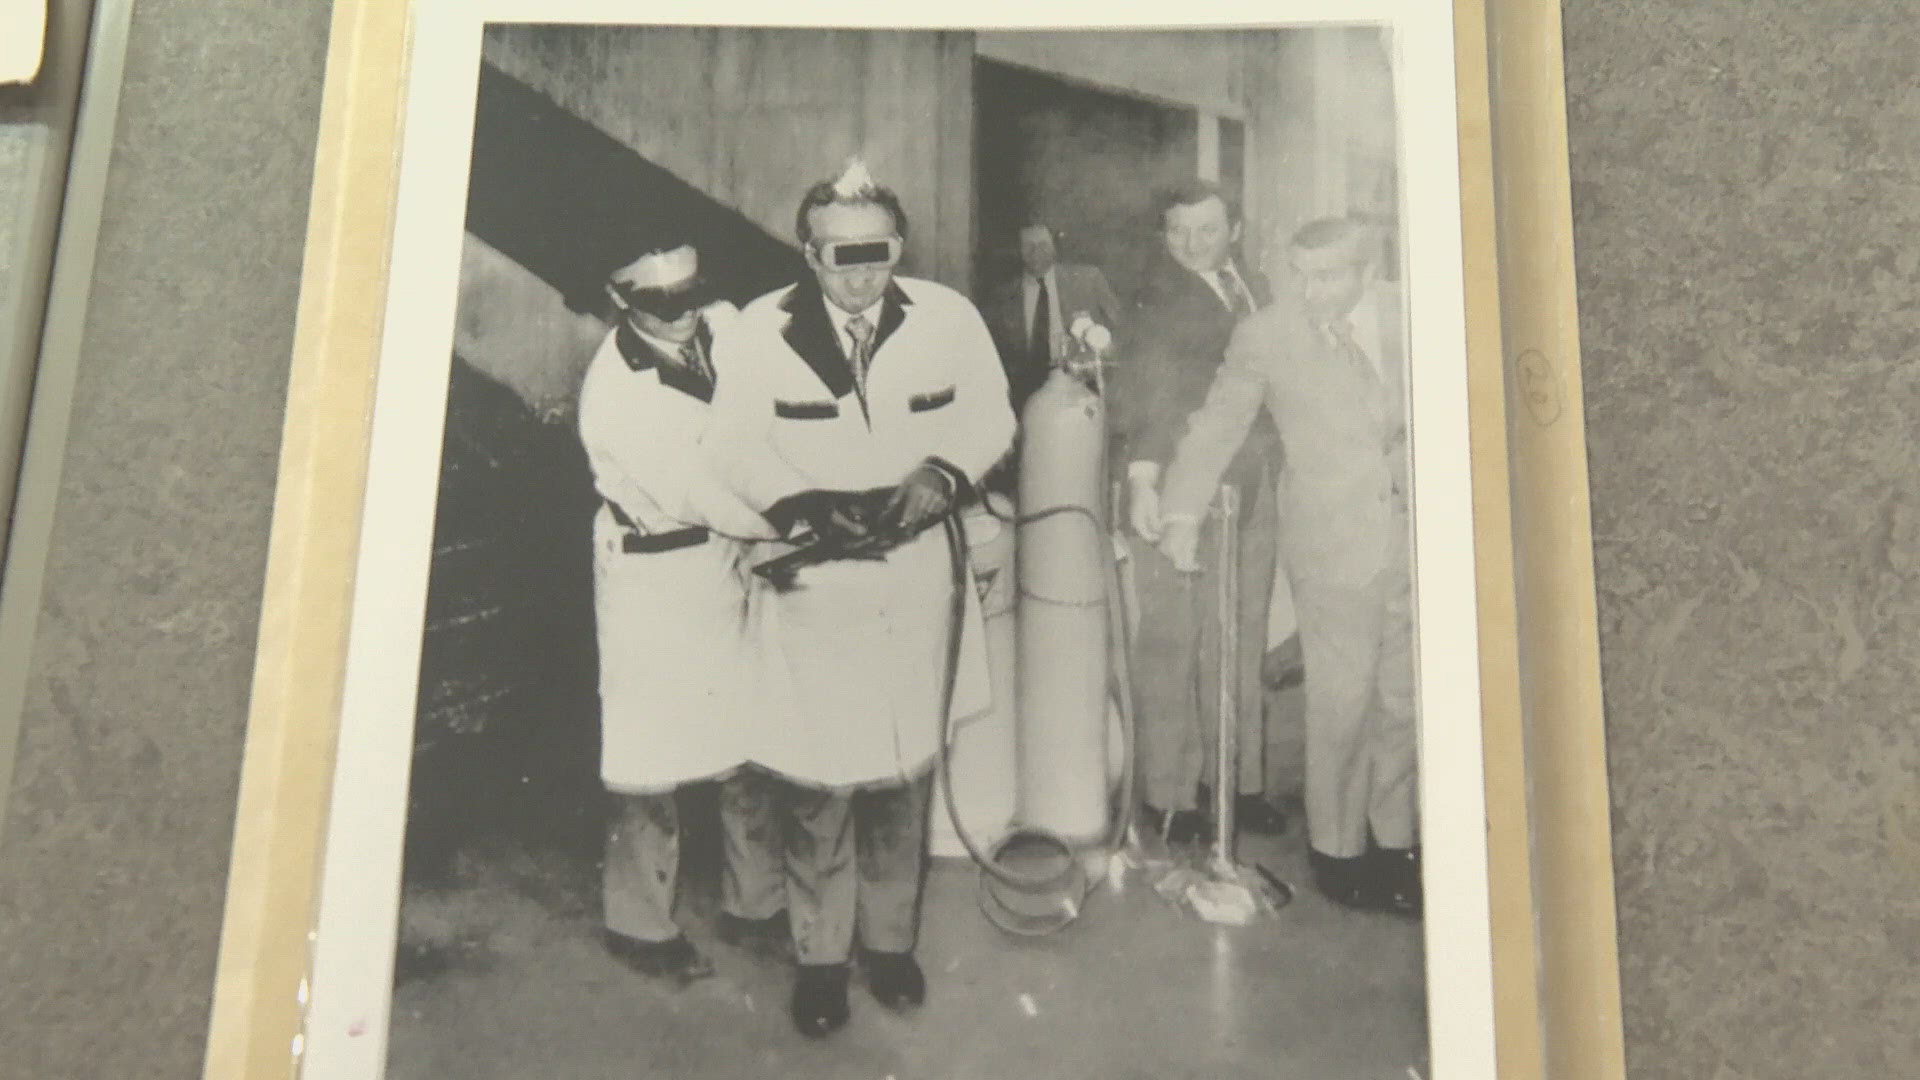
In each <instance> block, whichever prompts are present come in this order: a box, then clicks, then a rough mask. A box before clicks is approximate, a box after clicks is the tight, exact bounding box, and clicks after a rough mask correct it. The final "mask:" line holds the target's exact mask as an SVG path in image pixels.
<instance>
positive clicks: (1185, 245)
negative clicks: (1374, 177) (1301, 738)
mask: <svg viewBox="0 0 1920 1080" xmlns="http://www.w3.org/2000/svg"><path fill="white" fill-rule="evenodd" d="M1160 226H1161V238H1162V240H1163V242H1164V248H1163V250H1162V252H1161V253H1160V255H1159V257H1158V258H1157V259H1156V261H1155V262H1154V264H1153V265H1152V267H1151V268H1150V269H1149V271H1148V275H1147V279H1146V282H1145V284H1144V285H1143V286H1142V288H1141V291H1140V294H1139V298H1138V300H1137V302H1136V304H1135V305H1134V310H1133V312H1132V315H1131V318H1130V323H1131V328H1132V329H1131V332H1130V333H1129V334H1128V335H1127V345H1128V347H1127V349H1126V351H1125V353H1124V354H1123V361H1122V363H1121V365H1120V366H1119V368H1118V369H1117V370H1116V372H1115V376H1114V380H1113V382H1112V383H1111V385H1110V389H1111V393H1110V394H1109V415H1110V416H1111V417H1112V420H1113V422H1114V423H1115V425H1116V427H1117V429H1118V431H1117V436H1118V439H1119V442H1120V448H1121V455H1120V458H1119V461H1120V463H1121V465H1122V466H1123V467H1124V470H1125V474H1126V478H1127V492H1128V494H1127V503H1128V511H1127V513H1128V519H1129V522H1130V524H1131V525H1132V528H1133V532H1134V533H1135V535H1136V539H1137V541H1138V542H1137V543H1136V544H1135V545H1134V546H1135V555H1134V559H1135V571H1134V573H1135V581H1136V588H1137V589H1138V593H1139V606H1140V627H1139V631H1138V636H1137V639H1136V642H1135V657H1136V659H1135V662H1134V665H1133V670H1134V682H1135V686H1134V701H1135V706H1136V709H1137V710H1138V713H1139V748H1140V759H1141V761H1140V764H1141V780H1142V785H1143V788H1144V796H1145V800H1146V803H1147V806H1148V809H1149V811H1150V812H1152V814H1153V815H1154V816H1155V817H1156V820H1155V822H1154V825H1155V826H1156V827H1157V828H1160V829H1161V830H1162V831H1163V832H1164V834H1165V835H1166V837H1167V839H1168V840H1169V841H1170V842H1176V843H1177V842H1184V841H1191V840H1200V839H1204V838H1205V837H1206V836H1207V835H1208V833H1209V830H1210V829H1211V824H1210V822H1209V821H1208V820H1207V818H1206V816H1205V814H1204V812H1203V811H1202V810H1200V809H1197V807H1198V806H1199V805H1200V792H1199V788H1200V784H1201V782H1202V778H1203V777H1204V776H1207V775H1210V774H1209V772H1208V767H1207V766H1208V762H1210V761H1211V760H1212V759H1213V755H1214V753H1215V744H1216V741H1217V725H1218V700H1217V696H1216V695H1215V694H1214V693H1213V692H1212V689H1211V684H1210V680H1209V676H1210V673H1211V672H1213V671H1214V670H1216V667H1215V664H1216V661H1215V656H1216V654H1217V646H1218V638H1219V627H1218V619H1217V617H1216V616H1215V613H1214V607H1213V603H1212V597H1213V596H1214V595H1215V592H1214V589H1215V585H1216V583H1215V581H1214V577H1213V575H1214V568H1213V566H1212V565H1209V566H1207V567H1206V568H1204V569H1203V570H1202V571H1201V572H1200V573H1198V574H1195V573H1192V572H1189V571H1188V570H1186V569H1184V568H1181V567H1176V566H1175V565H1174V564H1173V563H1172V562H1171V561H1169V560H1168V559H1167V557H1166V556H1165V555H1164V554H1162V553H1161V552H1160V550H1159V549H1158V548H1157V547H1156V544H1157V542H1158V541H1159V539H1160V531H1161V520H1160V499H1159V483H1160V474H1161V472H1162V471H1163V469H1164V468H1165V467H1166V465H1167V464H1168V462H1169V461H1170V460H1171V458H1172V457H1173V452H1174V448H1175V446H1176V445H1177V444H1178V442H1179V439H1180V436H1181V434H1182V433H1183V431H1184V430H1185V426H1186V419H1187V417H1188V416H1189V415H1190V414H1191V413H1192V412H1193V411H1194V410H1195V409H1197V408H1198V407H1199V406H1200V403H1201V402H1202V401H1203V400H1205V398H1206V394H1207V387H1208V385H1209V384H1210V383H1212V381H1213V376H1214V372H1215V371H1217V370H1218V369H1219V367H1220V362H1221V357H1222V355H1223V354H1224V353H1225V351H1226V347H1227V341H1228V340H1229V339H1230V338H1231V337H1232V335H1233V329H1234V327H1235V325H1237V324H1238V323H1239V322H1240V321H1241V320H1242V319H1244V318H1246V317H1248V316H1249V315H1251V314H1253V313H1254V312H1255V311H1257V310H1258V309H1259V308H1261V307H1263V306H1265V304H1266V302H1267V285H1266V281H1265V279H1264V278H1263V277H1261V276H1260V275H1259V274H1258V273H1257V272H1252V271H1247V270H1243V269H1242V268H1241V267H1240V266H1239V265H1238V263H1237V262H1236V260H1235V259H1234V257H1233V249H1234V245H1235V243H1236V242H1238V240H1239V239H1240V215H1239V209H1238V207H1237V206H1235V204H1234V203H1233V201H1232V200H1231V199H1229V198H1228V197H1227V196H1226V194H1225V193H1224V192H1222V191H1221V189H1220V188H1219V187H1217V186H1215V185H1213V184H1210V183H1207V182H1204V181H1198V180H1196V181H1192V182H1190V183H1188V184H1185V185H1183V186H1182V187H1180V188H1178V189H1176V190H1174V191H1172V192H1170V193H1169V194H1168V195H1167V196H1166V197H1165V198H1164V199H1163V200H1162V204H1161V213H1160ZM1277 453H1278V441H1277V438H1276V437H1275V435H1274V432H1273V429H1272V426H1271V425H1270V424H1265V425H1262V426H1261V427H1259V428H1257V429H1256V431H1255V434H1254V435H1253V436H1252V437H1251V438H1249V439H1248V440H1247V442H1246V444H1245V446H1243V447H1242V448H1241V449H1240V452H1239V454H1238V455H1237V456H1236V457H1235V459H1234V461H1233V463H1232V466H1231V467H1230V468H1229V469H1227V470H1225V473H1224V480H1225V482H1227V483H1231V484H1233V485H1235V486H1236V487H1237V488H1238V489H1239V492H1240V508H1241V516H1240V518H1239V540H1240V560H1239V577H1240V583H1241V588H1240V610H1239V611H1238V612H1237V613H1236V615H1237V618H1238V620H1239V637H1240V657H1239V661H1240V665H1239V673H1240V681H1239V693H1238V709H1239V716H1238V717H1237V718H1236V721H1235V722H1236V724H1237V725H1238V731H1239V740H1238V741H1239V745H1240V748H1241V749H1240V757H1239V763H1238V765H1239V785H1238V786H1239V791H1238V793H1237V794H1238V800H1237V802H1236V810H1237V814H1236V817H1237V819H1238V821H1239V823H1240V824H1241V826H1242V827H1244V828H1246V829H1248V830H1250V831H1254V832H1263V833H1277V832H1281V831H1283V830H1284V829H1285V828H1286V820H1285V818H1284V817H1283V816H1282V815H1281V814H1280V812H1279V811H1278V810H1277V809H1276V808H1275V807H1274V806H1273V804H1272V803H1271V802H1270V801H1268V799H1267V798H1266V797H1264V796H1263V792H1264V791H1265V788H1266V786H1267V785H1266V782H1265V775H1264V774H1265V771H1266V770H1265V757H1266V753H1265V751H1266V740H1265V725H1264V724H1263V722H1262V708H1261V706H1262V697H1263V695H1262V688H1261V680H1260V666H1261V659H1262V656H1263V654H1264V652H1265V648H1266V639H1267V615H1268V599H1269V596H1270V588H1271V584H1272V581H1273V566H1274V524H1273V493H1272V490H1271V484H1272V477H1273V475H1274V471H1275V467H1276V461H1277Z"/></svg>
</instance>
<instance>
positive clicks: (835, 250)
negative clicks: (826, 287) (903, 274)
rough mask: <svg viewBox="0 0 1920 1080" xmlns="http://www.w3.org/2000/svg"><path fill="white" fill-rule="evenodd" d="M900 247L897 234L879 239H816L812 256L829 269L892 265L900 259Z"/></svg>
mask: <svg viewBox="0 0 1920 1080" xmlns="http://www.w3.org/2000/svg"><path fill="white" fill-rule="evenodd" d="M901 247H902V244H901V243H900V238H899V237H897V236H889V237H886V238H884V239H880V240H816V241H814V244H813V257H814V258H815V259H817V260H819V262H820V265H821V266H824V267H826V268H827V269H829V270H853V269H856V268H858V267H863V266H893V265H894V264H896V263H898V262H899V261H900V249H901Z"/></svg>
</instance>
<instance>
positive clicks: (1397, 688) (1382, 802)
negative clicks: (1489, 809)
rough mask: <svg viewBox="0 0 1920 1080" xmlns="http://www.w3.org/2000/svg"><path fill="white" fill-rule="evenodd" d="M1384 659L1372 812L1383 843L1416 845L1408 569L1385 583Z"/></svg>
mask: <svg viewBox="0 0 1920 1080" xmlns="http://www.w3.org/2000/svg"><path fill="white" fill-rule="evenodd" d="M1380 610H1381V627H1380V661H1379V670H1378V675H1377V678H1376V687H1377V691H1376V696H1375V705H1374V710H1373V717H1372V723H1371V741H1372V746H1371V749H1370V754H1369V756H1370V758H1371V769H1370V771H1371V773H1372V783H1371V788H1370V792H1369V803H1368V807H1367V818H1368V821H1369V822H1370V823H1371V824H1372V826H1373V836H1374V839H1375V840H1376V841H1378V842H1379V844H1380V846H1382V847H1391V848H1407V847H1412V846H1413V845H1414V843H1415V842H1416V838H1417V835H1418V824H1417V823H1418V807H1417V804H1418V800H1419V784H1418V758H1419V725H1418V723H1417V720H1416V717H1417V710H1416V707H1415V693H1414V685H1415V684H1414V652H1413V591H1412V588H1411V583H1410V582H1409V580H1408V578H1407V575H1406V574H1405V572H1404V571H1402V572H1401V573H1399V574H1395V575H1391V576H1390V578H1389V580H1388V581H1386V582H1385V583H1383V592H1382V595H1381V597H1380Z"/></svg>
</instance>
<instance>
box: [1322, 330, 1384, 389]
mask: <svg viewBox="0 0 1920 1080" xmlns="http://www.w3.org/2000/svg"><path fill="white" fill-rule="evenodd" d="M1327 337H1328V339H1329V340H1331V341H1332V342H1333V348H1334V351H1335V352H1337V353H1339V354H1340V357H1341V359H1343V360H1345V361H1346V362H1347V363H1349V364H1352V365H1353V370H1354V372H1355V373H1356V374H1358V375H1359V376H1360V377H1361V378H1363V379H1365V380H1367V381H1368V382H1372V381H1374V377H1375V376H1374V370H1373V362H1372V361H1371V360H1368V359H1367V352H1366V350H1365V349H1362V348H1361V347H1360V343H1359V342H1358V341H1355V340H1354V339H1353V324H1352V323H1350V322H1348V321H1347V320H1345V319H1335V320H1334V321H1332V322H1330V323H1328V324H1327Z"/></svg>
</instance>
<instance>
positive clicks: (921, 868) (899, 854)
mask: <svg viewBox="0 0 1920 1080" xmlns="http://www.w3.org/2000/svg"><path fill="white" fill-rule="evenodd" d="M932 793H933V773H932V772H931V771H929V772H927V773H925V774H923V775H922V776H920V777H919V778H918V779H915V780H913V781H911V782H909V783H906V784H903V785H900V786H898V787H884V788H872V789H869V790H865V791H861V792H858V793H856V794H855V795H854V796H853V828H854V848H855V854H856V859H857V861H858V863H859V868H860V887H859V890H858V921H857V926H858V929H859V939H860V943H861V944H862V945H864V946H866V947H867V948H869V949H874V950H877V951H880V952H912V951H913V946H914V942H915V941H916V940H917V937H918V931H919V926H920V892H921V886H922V883H923V881H924V880H925V871H926V850H927V805H928V802H929V801H930V799H931V797H932Z"/></svg>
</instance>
